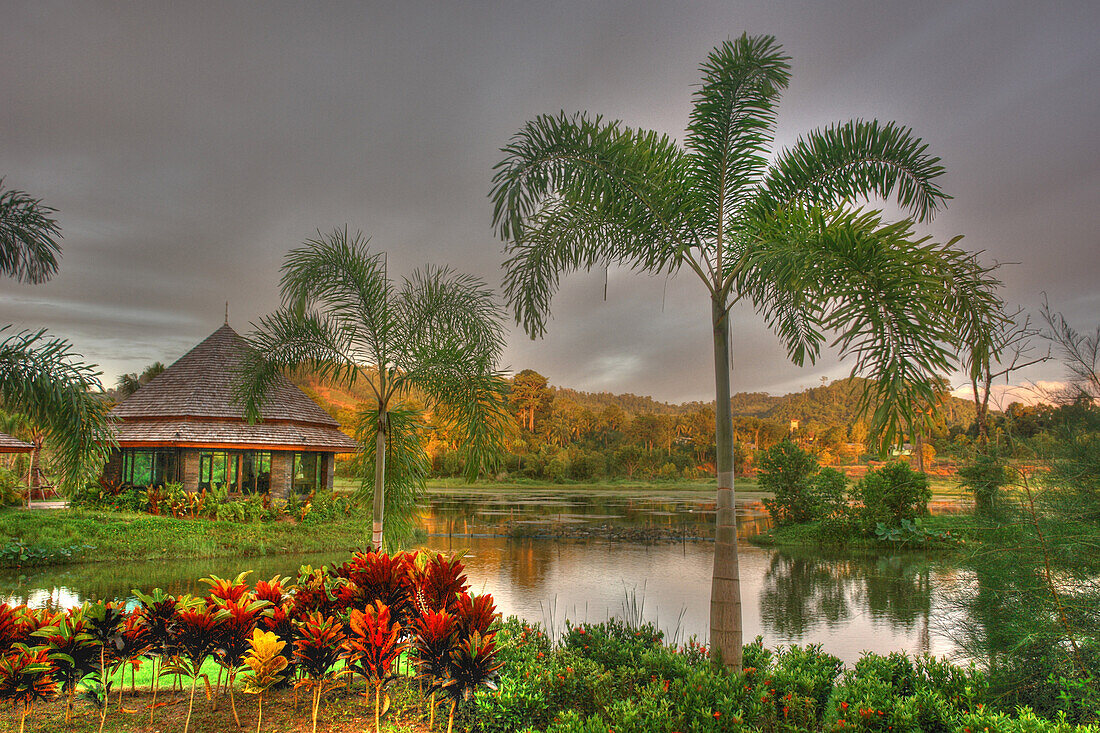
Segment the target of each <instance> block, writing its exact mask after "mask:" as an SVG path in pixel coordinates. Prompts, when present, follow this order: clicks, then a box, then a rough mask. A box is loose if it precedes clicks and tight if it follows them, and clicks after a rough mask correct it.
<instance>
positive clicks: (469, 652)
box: [443, 633, 504, 700]
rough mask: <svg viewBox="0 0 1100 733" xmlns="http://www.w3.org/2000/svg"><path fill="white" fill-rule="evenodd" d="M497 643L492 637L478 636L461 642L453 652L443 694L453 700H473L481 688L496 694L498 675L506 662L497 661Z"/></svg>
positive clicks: (475, 635)
mask: <svg viewBox="0 0 1100 733" xmlns="http://www.w3.org/2000/svg"><path fill="white" fill-rule="evenodd" d="M496 656H497V648H496V642H495V641H493V639H492V637H483V636H481V635H480V634H477V633H475V634H474V635H473V636H471V637H470V638H468V639H464V640H462V641H460V642H459V643H458V644H457V645H455V648H454V649H452V650H451V659H450V663H449V664H448V665H447V679H446V680H444V682H443V690H444V692H446V693H447V695H448V696H449V697H450V698H451V699H453V700H469V699H470V698H471V697H473V695H474V692H476V691H477V688H478V687H481V686H485V687H488V688H489V689H490V690H495V689H496V688H497V686H496V677H497V671H498V670H499V669H500V668H501V667H503V666H504V662H498V661H497V658H496Z"/></svg>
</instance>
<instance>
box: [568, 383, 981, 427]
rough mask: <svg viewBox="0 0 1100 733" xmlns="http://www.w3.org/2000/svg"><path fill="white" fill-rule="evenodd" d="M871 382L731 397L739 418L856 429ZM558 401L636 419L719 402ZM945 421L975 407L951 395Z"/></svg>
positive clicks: (606, 395) (619, 397)
mask: <svg viewBox="0 0 1100 733" xmlns="http://www.w3.org/2000/svg"><path fill="white" fill-rule="evenodd" d="M865 382H866V380H863V379H859V378H849V379H839V380H837V381H835V382H832V383H830V384H826V385H824V386H821V387H812V388H809V389H805V390H803V391H801V392H792V393H790V394H786V395H770V394H767V393H766V392H738V393H737V394H735V395H733V397H731V398H730V403H731V407H732V409H733V416H734V417H757V418H762V419H769V420H776V421H779V422H789V421H790V420H799V421H801V422H807V421H809V420H816V421H817V422H821V423H825V424H844V425H850V424H852V423H853V422H856V421H857V420H858V419H859V410H858V407H859V397H860V393H861V391H862V389H863V385H864V383H865ZM550 389H551V391H552V392H553V393H554V395H555V396H556V397H559V398H564V399H567V400H571V401H573V402H575V403H577V405H578V406H579V407H581V408H587V409H589V410H591V411H593V412H599V411H600V410H603V409H604V408H606V407H608V406H610V405H616V406H618V407H619V408H620V409H622V410H623V411H624V412H626V413H628V414H631V415H638V414H647V413H648V414H653V415H685V414H688V413H692V412H696V411H698V410H700V409H706V410H710V409H713V407H714V402H706V403H703V402H684V403H681V404H672V403H669V402H658V401H657V400H654V399H653V398H652V397H639V396H638V395H635V394H631V393H629V392H628V393H626V394H611V393H610V392H580V391H577V390H575V389H569V388H568V387H551V388H550ZM942 410H943V418H944V422H946V423H947V424H948V425H954V424H959V425H969V424H970V422H971V421H973V419H974V405H973V403H972V402H970V401H969V400H962V399H959V398H957V397H952V396H950V395H948V396H946V397H945V399H944V403H943V405H942Z"/></svg>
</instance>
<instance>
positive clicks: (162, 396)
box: [104, 323, 356, 498]
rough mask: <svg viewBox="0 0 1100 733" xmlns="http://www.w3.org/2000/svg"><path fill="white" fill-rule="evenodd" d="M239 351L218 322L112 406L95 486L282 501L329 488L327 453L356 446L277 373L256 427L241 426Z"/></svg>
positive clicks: (241, 344)
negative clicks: (110, 447) (100, 477)
mask: <svg viewBox="0 0 1100 733" xmlns="http://www.w3.org/2000/svg"><path fill="white" fill-rule="evenodd" d="M248 348H250V347H249V346H248V342H246V341H245V340H244V339H243V338H242V337H241V336H240V335H239V334H237V332H236V331H234V330H233V329H232V328H231V327H230V326H229V324H228V323H227V324H226V325H224V326H222V327H221V328H219V329H218V330H217V331H215V332H214V333H212V334H210V336H208V337H207V338H206V340H204V341H203V342H202V343H200V344H199V345H198V346H196V347H195V348H193V349H191V351H189V352H187V353H186V354H184V355H183V356H181V357H180V358H179V360H178V361H176V362H175V363H174V364H172V365H171V366H170V367H168V368H167V369H166V370H164V372H162V373H161V374H160V375H158V376H157V377H155V378H154V379H153V380H152V381H151V382H149V384H147V385H145V386H144V387H142V388H140V389H139V390H137V391H136V392H134V393H133V394H132V395H130V397H128V398H127V399H125V400H123V401H122V402H120V403H119V404H118V405H116V406H115V408H114V410H113V411H112V412H113V413H114V415H115V416H116V417H117V418H119V422H118V424H117V425H116V431H117V437H118V450H115V451H113V452H112V453H111V457H110V459H109V460H108V462H107V465H106V466H105V468H104V478H105V479H107V480H108V481H111V482H114V483H118V484H123V485H130V486H160V485H163V484H165V483H167V482H178V483H181V484H183V487H184V489H186V490H187V491H198V490H201V489H204V488H214V487H224V488H227V489H228V490H229V491H230V493H234V494H235V493H256V492H259V493H270V494H271V495H272V496H275V497H281V498H285V497H287V496H289V495H290V491H291V490H292V489H293V490H294V491H295V492H297V493H298V494H308V493H309V492H310V491H313V490H314V489H321V488H331V486H332V480H333V467H334V458H335V454H336V453H348V452H351V451H354V450H355V449H356V443H355V441H354V440H352V439H351V438H349V437H348V436H347V435H345V434H344V433H342V432H341V431H340V429H339V425H338V423H337V422H336V420H335V419H334V418H333V417H332V416H331V415H329V414H328V413H327V412H325V411H324V410H322V409H321V408H320V407H319V406H318V405H317V403H315V402H314V401H313V400H311V399H310V398H309V396H308V395H306V394H305V393H304V392H303V391H302V390H300V389H298V387H296V386H294V384H292V383H291V382H290V380H289V379H286V378H285V377H282V376H281V375H280V377H279V378H278V380H277V381H276V383H275V385H274V387H273V388H272V390H271V391H270V392H269V393H268V395H267V398H266V399H265V400H264V402H263V404H262V406H261V408H260V414H261V418H262V420H261V421H260V422H257V423H255V424H252V425H250V424H249V423H248V421H247V420H245V417H244V408H243V406H242V405H240V404H239V403H238V402H236V401H235V399H234V391H235V390H234V387H235V384H236V380H237V379H238V376H237V374H238V372H237V370H238V368H239V366H240V364H241V360H242V358H243V356H244V354H245V353H246V350H247V349H248Z"/></svg>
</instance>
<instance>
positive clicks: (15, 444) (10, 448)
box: [0, 433, 34, 453]
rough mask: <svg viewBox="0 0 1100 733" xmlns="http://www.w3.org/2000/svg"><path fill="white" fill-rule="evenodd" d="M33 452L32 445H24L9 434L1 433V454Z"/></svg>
mask: <svg viewBox="0 0 1100 733" xmlns="http://www.w3.org/2000/svg"><path fill="white" fill-rule="evenodd" d="M32 450H34V446H33V445H31V444H30V443H24V442H23V441H22V440H19V439H18V438H13V437H11V436H10V435H8V434H7V433H0V453H30V452H31V451H32Z"/></svg>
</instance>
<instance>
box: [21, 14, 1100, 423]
mask: <svg viewBox="0 0 1100 733" xmlns="http://www.w3.org/2000/svg"><path fill="white" fill-rule="evenodd" d="M0 17H2V19H3V20H2V22H0V176H2V177H4V178H5V185H6V186H7V187H10V188H18V189H22V190H25V191H27V192H30V193H31V194H33V195H35V196H37V197H40V198H42V199H43V200H44V201H45V202H46V203H48V204H49V205H51V206H53V207H55V208H56V209H57V210H58V214H57V217H58V219H59V221H60V223H61V226H62V228H63V233H64V241H63V246H64V257H63V259H62V262H61V270H60V272H59V274H58V275H57V276H56V277H55V278H54V279H53V280H52V281H50V282H49V283H48V284H46V285H39V286H29V285H19V284H16V283H15V282H14V281H12V280H10V279H4V280H0V323H9V322H10V323H14V324H16V325H17V326H18V327H23V328H39V327H47V328H49V329H50V331H51V332H53V333H55V334H57V335H61V336H65V337H67V338H69V339H70V340H72V341H73V342H74V343H75V344H76V346H77V349H78V350H79V351H80V352H81V353H82V354H83V355H84V356H85V357H86V358H87V359H88V360H89V361H92V362H96V363H98V364H100V365H101V366H102V369H103V371H104V381H105V382H106V383H107V384H108V385H109V384H113V382H114V381H115V379H116V378H117V376H118V375H119V374H120V373H122V372H128V371H140V370H141V369H143V368H144V367H145V366H146V365H148V364H149V363H151V362H153V361H154V360H160V361H163V362H165V363H170V362H171V361H174V360H175V359H176V358H178V357H179V356H180V355H181V354H182V353H183V352H185V351H186V350H187V349H189V348H190V347H191V346H193V345H194V344H195V343H197V342H198V341H199V340H201V339H202V338H204V337H205V336H207V335H208V334H209V333H210V332H212V331H213V330H214V329H216V328H217V327H218V326H220V325H221V323H222V320H223V315H224V308H225V301H227V300H228V301H229V304H230V305H229V308H230V322H231V324H232V325H233V326H234V327H235V328H236V329H237V330H238V331H240V332H242V333H244V332H247V331H248V330H249V328H250V326H249V324H250V322H252V321H254V320H256V319H257V318H258V317H260V316H261V315H263V314H265V313H268V312H270V311H271V310H273V309H275V308H276V307H277V306H278V291H277V282H278V270H279V266H280V264H281V261H282V258H283V255H284V254H285V253H286V251H287V250H288V249H290V248H291V247H294V246H297V245H299V244H300V243H301V242H302V241H303V240H304V239H306V238H308V237H310V236H311V235H312V234H314V232H315V231H316V230H317V229H322V230H328V229H332V228H333V227H336V226H339V227H342V226H344V225H345V224H347V225H348V226H349V227H350V228H351V229H353V230H354V229H360V230H362V231H363V232H364V233H365V234H368V235H369V236H371V237H372V246H373V247H376V248H378V249H379V250H385V251H387V252H388V253H389V267H390V272H391V274H395V275H398V274H402V273H407V272H409V271H410V270H412V269H413V268H415V267H417V266H419V265H422V264H425V263H427V262H433V263H439V264H452V265H454V266H457V267H458V268H460V269H464V270H467V271H471V272H474V273H477V274H479V275H481V276H482V277H484V278H485V279H486V280H487V281H489V282H490V283H491V284H493V285H494V286H499V283H500V280H501V270H500V262H501V261H502V251H501V250H502V247H501V243H500V242H499V241H498V240H497V239H496V238H495V236H494V234H493V231H492V229H491V210H490V205H489V201H488V198H487V194H488V191H489V181H490V178H491V169H492V166H493V165H494V164H495V163H496V162H498V161H499V159H500V157H501V153H500V148H501V147H502V146H503V145H504V144H506V143H507V141H508V139H509V137H510V136H511V135H512V134H513V133H515V132H516V131H517V130H518V129H519V128H520V126H521V125H522V124H523V123H524V122H525V121H526V120H528V119H530V118H532V117H534V116H535V115H538V114H540V113H543V112H557V111H558V110H563V109H564V110H566V111H569V112H573V111H579V110H586V111H589V112H592V113H602V114H604V115H606V116H608V117H612V118H617V119H621V120H623V121H624V122H625V123H627V124H629V125H632V126H638V127H645V128H652V129H656V130H658V131H661V132H665V133H668V134H670V135H672V136H673V137H676V138H677V139H682V138H683V131H684V127H685V125H686V123H687V118H688V113H689V110H690V101H691V92H692V89H693V85H695V84H696V83H697V82H698V79H699V72H698V66H699V63H700V62H701V61H702V60H703V58H704V57H705V56H706V54H707V52H708V51H709V50H710V49H711V48H712V47H713V46H714V45H716V44H717V43H720V42H721V41H723V40H725V39H726V38H729V37H734V36H737V35H740V34H741V33H742V32H743V31H748V32H749V33H751V34H765V33H768V34H773V35H775V36H776V37H777V38H778V40H779V42H780V43H781V44H782V45H783V46H784V48H785V50H786V51H787V52H788V53H789V54H790V55H791V56H792V58H793V60H792V74H793V78H792V83H791V86H790V89H789V90H788V91H787V92H786V94H785V96H784V98H783V101H782V104H781V106H780V110H779V120H780V122H779V130H778V135H777V146H779V147H782V146H785V145H789V144H791V143H792V142H794V140H795V139H796V137H797V136H798V134H799V133H800V132H803V131H806V130H808V129H812V128H814V127H819V126H824V125H827V124H829V123H832V122H835V121H840V120H845V119H849V118H852V117H862V118H878V119H879V120H882V121H886V120H896V121H898V122H902V123H904V124H907V125H910V126H912V127H913V128H914V130H915V132H916V134H917V135H919V136H920V137H922V138H923V139H924V140H925V141H926V142H927V143H928V144H929V147H930V150H931V151H932V152H933V153H935V154H937V155H939V156H940V157H941V158H942V159H943V162H944V165H945V166H946V168H947V174H946V175H945V176H944V178H943V186H944V188H945V189H946V190H947V192H948V193H949V194H951V195H952V196H953V197H954V200H953V201H952V202H951V203H950V205H949V208H948V210H947V211H946V212H945V213H943V214H941V215H940V216H939V217H938V218H937V219H936V221H935V222H934V223H933V224H931V225H929V226H926V227H923V228H922V229H921V231H922V233H926V234H931V235H933V236H935V237H936V238H938V239H940V240H945V239H947V238H949V237H952V236H954V235H956V234H962V235H964V236H965V238H964V239H963V241H962V245H963V246H965V247H967V248H969V249H973V250H984V251H985V253H986V254H985V255H984V256H985V258H986V260H987V261H994V260H996V261H1000V262H1010V263H1017V264H1013V265H1010V266H1006V267H1005V268H1004V270H1003V271H1002V279H1003V280H1004V282H1005V291H1004V296H1005V298H1006V299H1007V300H1008V301H1009V302H1011V303H1014V304H1018V305H1020V306H1023V307H1025V308H1028V309H1036V308H1037V307H1038V305H1039V304H1040V303H1041V299H1042V296H1041V293H1042V292H1044V291H1045V292H1046V293H1047V294H1048V295H1049V297H1050V301H1051V305H1052V306H1053V307H1054V308H1055V309H1056V310H1059V311H1062V312H1063V313H1065V314H1066V315H1067V317H1069V318H1070V320H1071V321H1073V322H1075V323H1076V324H1077V325H1079V326H1082V327H1088V328H1091V327H1092V326H1094V325H1095V324H1096V322H1097V320H1098V318H1100V288H1098V287H1097V279H1098V278H1097V276H1098V271H1100V267H1098V266H1100V241H1098V236H1097V233H1096V225H1095V219H1094V217H1095V216H1096V211H1097V209H1098V208H1100V128H1098V124H1100V43H1098V42H1097V37H1098V36H1100V3H1096V2H1095V1H1094V0H1093V1H1089V2H1080V3H1070V2H1064V3H1058V2H1040V3H1036V2H965V1H960V0H948V1H945V2H931V1H929V0H922V1H921V2H913V1H912V0H905V1H903V2H887V1H884V0H867V1H865V2H857V1H855V0H846V1H844V2H839V1H838V2H823V1H822V0H812V1H808V2H803V3H794V2H775V1H769V0H758V1H757V2H752V3H748V2H637V1H635V2H628V1H625V0H624V1H622V2H600V1H594V0H573V1H571V2H553V1H551V0H541V1H540V2H519V1H517V0H502V1H501V2H473V1H468V2H461V1H458V0H452V1H450V2H443V1H439V2H410V1H408V0H405V1H403V2H388V3H381V2H366V1H364V2H349V3H320V2H319V3H301V2H295V3H282V4H279V3H259V4H257V3H223V2H218V3H210V4H202V3H198V2H187V3H120V4H117V5H115V4H108V3H91V2H81V3H73V4H68V3H59V2H48V1H36V2H22V3H15V2H8V1H6V0H3V1H0ZM553 314H554V319H553V321H552V323H551V324H550V329H549V333H548V334H547V336H546V338H545V339H542V340H539V341H530V340H528V339H527V338H526V337H524V336H523V334H522V332H521V331H519V330H518V329H514V330H513V332H512V337H511V340H510V345H509V348H508V351H507V355H506V363H507V365H508V366H510V367H511V368H512V369H514V370H517V371H518V370H519V369H523V368H532V369H536V370H538V371H539V372H542V373H543V374H545V375H547V376H548V377H549V378H550V380H551V382H552V383H554V384H558V385H563V386H571V387H575V388H579V389H585V390H593V391H601V390H609V391H616V392H634V393H637V394H648V395H653V396H654V397H656V398H658V399H662V400H668V401H677V402H678V401H683V400H691V399H712V398H713V394H714V392H713V384H714V381H713V373H712V364H713V362H712V355H711V341H710V334H709V325H708V322H709V305H708V303H707V301H706V298H705V297H704V294H703V290H702V287H701V285H700V284H699V283H698V282H697V281H695V280H694V278H693V276H692V275H691V274H690V273H688V272H684V273H682V274H680V275H679V276H677V277H674V278H672V279H669V280H667V281H666V279H665V278H652V277H647V276H644V275H637V274H635V273H632V272H628V271H616V270H612V271H611V272H610V276H609V287H608V297H607V301H606V302H605V301H604V300H603V273H599V274H579V275H575V276H572V277H570V278H568V279H567V280H566V281H565V282H564V285H563V288H562V290H561V291H560V292H559V294H558V296H557V297H556V299H555V301H554V306H553ZM733 342H734V389H735V390H736V391H740V390H762V391H769V392H787V391H792V390H797V389H800V388H802V387H806V386H812V385H815V384H817V383H818V382H819V379H820V377H822V376H827V377H829V378H834V377H838V376H842V375H844V374H845V373H846V372H847V369H846V367H845V365H843V364H840V363H838V362H836V361H835V360H833V359H825V360H823V361H820V362H819V363H818V364H817V365H815V366H808V367H806V368H802V369H799V368H797V367H794V366H792V365H790V364H788V363H787V362H786V360H785V358H784V355H783V351H782V349H781V347H780V346H779V344H778V342H777V340H776V339H775V337H774V336H772V335H771V334H769V333H768V332H767V330H766V329H765V328H764V327H763V326H762V325H761V323H760V319H759V318H758V317H757V316H756V315H755V314H753V313H752V312H751V310H748V309H745V310H739V311H737V312H736V314H735V320H734V335H733ZM1059 375H1060V368H1059V367H1057V366H1048V367H1045V368H1042V369H1038V370H1033V371H1031V372H1029V373H1028V375H1027V376H1030V377H1031V378H1033V379H1054V378H1057V377H1058V376H1059Z"/></svg>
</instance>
